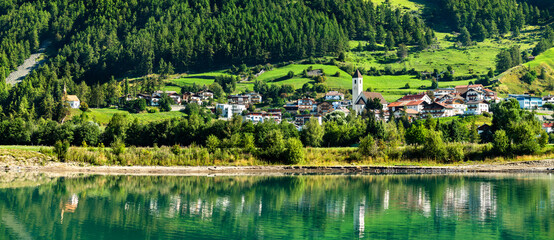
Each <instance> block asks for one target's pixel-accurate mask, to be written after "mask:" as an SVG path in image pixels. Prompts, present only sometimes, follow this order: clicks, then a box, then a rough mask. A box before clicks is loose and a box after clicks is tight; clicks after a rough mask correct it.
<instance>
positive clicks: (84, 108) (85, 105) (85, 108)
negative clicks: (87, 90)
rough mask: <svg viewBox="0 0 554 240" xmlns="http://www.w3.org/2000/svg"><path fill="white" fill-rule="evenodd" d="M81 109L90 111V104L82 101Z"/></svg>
mask: <svg viewBox="0 0 554 240" xmlns="http://www.w3.org/2000/svg"><path fill="white" fill-rule="evenodd" d="M79 110H81V111H83V112H86V111H88V104H87V103H86V102H82V103H81V106H79Z"/></svg>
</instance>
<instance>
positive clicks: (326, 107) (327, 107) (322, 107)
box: [317, 102, 335, 115]
mask: <svg viewBox="0 0 554 240" xmlns="http://www.w3.org/2000/svg"><path fill="white" fill-rule="evenodd" d="M334 110H335V108H334V107H333V104H331V103H329V102H321V103H319V104H317V113H319V114H322V115H325V114H327V113H330V112H332V111H334Z"/></svg>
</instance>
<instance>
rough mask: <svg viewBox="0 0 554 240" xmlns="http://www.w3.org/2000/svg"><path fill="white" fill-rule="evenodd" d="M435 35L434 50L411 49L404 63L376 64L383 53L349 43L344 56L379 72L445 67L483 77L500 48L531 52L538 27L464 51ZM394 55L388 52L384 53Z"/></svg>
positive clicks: (446, 34) (444, 36) (480, 43)
mask: <svg viewBox="0 0 554 240" xmlns="http://www.w3.org/2000/svg"><path fill="white" fill-rule="evenodd" d="M435 34H436V36H437V40H438V44H437V46H438V49H429V50H425V51H421V52H413V50H411V52H410V54H409V56H408V58H407V60H405V61H403V62H400V61H398V62H392V63H385V62H382V61H380V59H381V58H382V56H383V55H385V54H386V53H385V52H384V51H372V52H370V51H362V52H358V51H354V49H355V48H356V47H357V46H358V44H359V41H352V42H351V43H350V46H351V47H352V50H353V51H352V52H350V54H349V56H348V57H349V61H350V62H352V63H353V64H354V65H356V66H360V67H365V68H369V67H376V68H379V69H382V68H384V66H390V67H391V68H392V69H397V70H400V69H402V68H406V69H412V68H415V69H416V70H417V71H433V69H435V68H436V69H439V70H445V69H446V68H447V67H448V66H452V68H453V69H454V71H455V76H465V75H472V73H475V74H486V73H487V72H488V71H489V70H490V69H491V68H494V66H495V58H496V55H497V54H498V53H499V52H500V50H501V49H504V48H508V47H510V46H512V45H516V44H517V45H519V46H520V48H521V50H527V49H531V48H532V47H533V46H534V45H533V44H532V43H533V41H534V40H535V39H537V34H538V28H537V27H533V26H531V27H527V28H525V29H524V30H522V33H521V35H520V37H518V38H517V39H498V40H496V39H487V40H485V41H483V42H476V43H475V45H474V46H470V47H465V48H456V47H454V45H455V42H454V41H450V40H448V39H449V38H451V37H453V35H452V34H450V33H441V32H436V33H435ZM507 37H510V36H507ZM363 44H365V43H362V45H363ZM395 53H396V52H393V51H391V52H389V53H388V54H395Z"/></svg>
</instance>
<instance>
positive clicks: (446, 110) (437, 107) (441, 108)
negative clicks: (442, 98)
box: [421, 102, 454, 118]
mask: <svg viewBox="0 0 554 240" xmlns="http://www.w3.org/2000/svg"><path fill="white" fill-rule="evenodd" d="M421 115H422V116H427V115H431V116H432V117H434V118H438V117H452V116H454V108H453V107H451V106H447V105H446V104H443V103H438V102H433V103H431V104H425V106H424V107H423V110H422V111H421Z"/></svg>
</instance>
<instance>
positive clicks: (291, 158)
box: [282, 138, 304, 164]
mask: <svg viewBox="0 0 554 240" xmlns="http://www.w3.org/2000/svg"><path fill="white" fill-rule="evenodd" d="M282 155H283V159H284V160H285V161H286V162H287V163H288V164H298V163H301V162H302V161H304V147H303V146H302V142H301V141H300V140H299V139H298V138H289V139H288V140H287V142H286V143H285V151H284V153H283V154H282Z"/></svg>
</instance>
